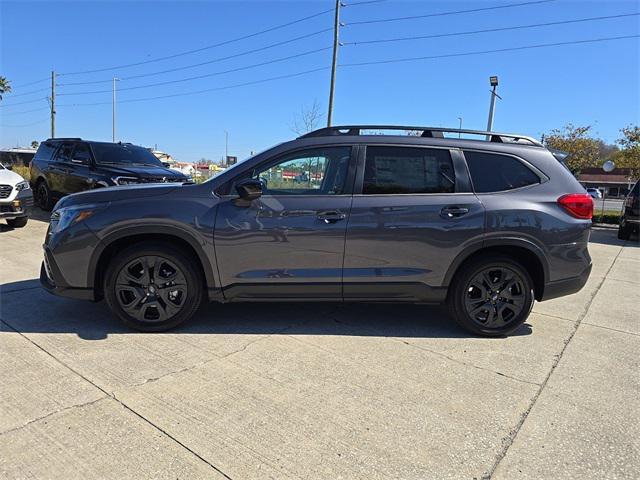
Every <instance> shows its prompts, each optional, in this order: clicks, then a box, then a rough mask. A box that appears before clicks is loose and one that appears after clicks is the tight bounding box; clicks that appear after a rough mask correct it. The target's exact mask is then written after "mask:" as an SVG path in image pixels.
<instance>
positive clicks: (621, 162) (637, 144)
mask: <svg viewBox="0 0 640 480" xmlns="http://www.w3.org/2000/svg"><path fill="white" fill-rule="evenodd" d="M620 133H622V137H621V138H619V139H618V140H617V141H616V143H617V144H618V145H619V146H620V150H619V151H618V152H616V153H614V154H613V155H612V160H613V161H614V163H615V164H616V167H621V168H630V169H631V176H632V177H633V179H634V180H637V179H638V178H639V177H640V127H638V126H637V125H628V126H626V127H624V128H623V129H621V130H620Z"/></svg>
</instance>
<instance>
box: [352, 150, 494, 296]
mask: <svg viewBox="0 0 640 480" xmlns="http://www.w3.org/2000/svg"><path fill="white" fill-rule="evenodd" d="M454 153H455V152H454ZM454 160H455V161H454ZM358 169H359V170H358V171H359V173H358V181H356V186H355V191H354V197H353V204H352V208H351V215H350V218H349V225H348V229H347V238H346V246H345V260H344V298H345V300H348V299H371V300H376V299H397V300H403V299H405V300H410V301H426V302H430V301H433V302H440V301H442V300H443V299H444V294H445V293H446V292H445V289H444V288H442V285H443V281H444V278H445V275H446V273H447V270H448V269H449V267H450V266H451V264H452V262H453V260H454V259H455V258H456V257H457V256H458V254H460V253H461V252H462V250H463V249H464V248H465V247H466V246H467V245H469V244H471V243H472V242H474V241H476V242H477V241H481V238H482V235H483V232H484V208H483V206H482V204H481V203H480V201H479V200H478V198H477V197H476V196H475V195H474V194H473V193H471V192H470V191H469V190H470V188H469V182H468V174H467V173H466V168H465V167H464V164H463V161H462V159H461V157H459V156H455V158H452V155H451V152H450V151H449V150H448V149H437V148H427V147H407V146H368V147H367V149H366V154H365V155H363V156H362V157H361V161H360V165H359V166H358ZM465 176H466V181H464V180H465V178H464V177H465Z"/></svg>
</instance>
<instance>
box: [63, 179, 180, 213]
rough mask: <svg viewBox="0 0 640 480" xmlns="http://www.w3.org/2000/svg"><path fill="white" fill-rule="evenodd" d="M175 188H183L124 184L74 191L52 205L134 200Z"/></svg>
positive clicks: (174, 185) (169, 185) (173, 184)
mask: <svg viewBox="0 0 640 480" xmlns="http://www.w3.org/2000/svg"><path fill="white" fill-rule="evenodd" d="M177 188H185V187H183V186H182V185H180V184H178V185H176V184H175V183H152V184H146V185H145V184H141V185H124V186H120V187H108V188H96V189H94V190H86V191H84V192H79V193H74V194H72V195H67V196H66V197H62V198H61V199H60V201H59V202H58V203H57V204H56V206H55V207H54V210H57V209H58V208H62V207H71V206H73V205H84V204H87V203H107V202H117V201H123V200H135V199H136V198H148V197H156V196H160V195H166V194H167V193H170V192H172V191H174V190H176V189H177Z"/></svg>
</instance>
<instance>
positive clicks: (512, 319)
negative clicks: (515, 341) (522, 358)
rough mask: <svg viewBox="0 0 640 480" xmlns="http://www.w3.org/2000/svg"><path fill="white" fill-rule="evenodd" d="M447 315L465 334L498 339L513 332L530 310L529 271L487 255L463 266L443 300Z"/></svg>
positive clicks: (508, 260)
mask: <svg viewBox="0 0 640 480" xmlns="http://www.w3.org/2000/svg"><path fill="white" fill-rule="evenodd" d="M447 300H448V302H447V303H448V307H449V313H450V315H451V316H452V317H453V319H454V320H455V321H456V322H457V323H458V324H459V325H460V326H461V327H463V328H464V329H466V330H467V331H469V332H471V333H473V334H476V335H481V336H485V337H499V336H505V335H508V334H510V333H512V332H514V331H515V330H517V329H518V328H519V327H520V326H521V325H522V324H523V323H524V322H525V320H526V319H527V318H528V317H529V313H530V312H531V309H532V308H533V300H534V293H533V281H532V280H531V276H530V275H529V272H527V270H526V269H525V268H524V267H523V266H522V265H521V264H520V263H518V262H517V261H516V260H514V259H513V258H511V257H509V256H506V255H487V256H485V257H478V258H477V259H474V260H471V261H470V262H468V263H465V264H464V265H463V266H462V267H461V268H460V270H459V271H458V272H457V273H456V275H455V277H454V279H453V282H452V284H451V286H450V289H449V294H448V297H447Z"/></svg>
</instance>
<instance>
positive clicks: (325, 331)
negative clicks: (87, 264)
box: [0, 214, 640, 480]
mask: <svg viewBox="0 0 640 480" xmlns="http://www.w3.org/2000/svg"><path fill="white" fill-rule="evenodd" d="M39 218H42V219H44V218H46V215H43V214H40V215H39ZM46 226H47V225H46V222H44V221H38V220H31V221H30V223H29V224H28V226H27V227H26V228H24V229H20V230H11V229H9V228H7V227H5V226H4V225H3V226H2V227H0V244H1V245H2V249H1V253H0V255H1V262H0V265H1V267H0V319H1V320H2V323H1V324H0V325H1V328H0V342H1V343H0V344H1V345H2V348H1V349H0V365H2V368H1V369H0V372H1V374H0V385H1V386H2V387H1V388H0V405H2V409H1V410H0V478H3V479H18V478H46V479H64V480H72V479H88V478H100V479H118V480H120V479H123V478H127V479H134V478H140V479H147V478H157V479H175V478H183V479H198V478H208V479H212V478H213V479H223V478H226V479H234V480H236V479H265V478H276V479H286V478H292V479H298V478H308V479H338V478H344V479H360V478H362V479H377V478H403V479H421V480H425V479H446V478H450V479H474V478H475V479H481V478H484V479H487V478H493V479H496V480H497V479H508V480H514V479H541V478H549V479H565V478H566V479H569V478H600V479H607V478H609V479H623V478H628V479H634V478H640V455H638V452H639V451H640V436H639V435H638V432H639V431H640V375H638V372H639V371H640V364H639V363H640V361H639V357H638V351H640V322H638V314H639V307H638V303H637V300H636V298H637V292H638V288H639V287H640V248H639V245H638V243H637V242H635V243H634V242H626V243H625V242H621V241H618V240H617V238H616V235H615V231H614V230H595V231H594V233H593V236H592V240H593V241H592V243H591V246H590V251H591V254H592V256H593V261H594V268H593V273H592V275H591V278H590V279H589V282H588V283H587V285H586V287H585V288H584V289H583V290H582V291H581V292H579V293H577V294H575V295H573V296H570V297H566V298H562V299H557V300H552V301H549V302H543V303H537V304H535V306H534V309H533V313H532V314H531V317H530V319H529V321H528V323H527V324H526V325H524V326H523V327H522V328H521V329H520V330H519V331H517V332H516V333H515V334H514V335H513V336H511V337H508V338H500V339H485V338H475V337H470V336H468V335H467V334H466V333H465V332H464V331H462V330H461V329H459V328H458V327H456V326H455V325H454V324H452V322H450V321H449V320H448V319H447V318H446V316H445V314H444V312H443V311H442V310H441V309H439V308H432V307H425V306H398V305H339V304H337V305H326V304H323V305H313V304H306V303H296V304H285V305H268V304H265V305H261V304H246V305H239V304H237V305H210V306H208V307H206V308H204V309H203V310H202V311H201V312H200V313H199V314H198V316H197V318H195V319H194V321H192V322H190V323H189V324H188V325H186V326H184V327H183V328H180V329H178V330H176V331H173V332H168V333H161V334H140V333H133V332H130V331H128V330H126V329H124V328H123V327H122V326H121V325H120V323H119V322H118V321H117V320H116V319H114V318H113V316H112V315H111V314H110V313H109V312H108V310H107V308H106V306H105V305H104V303H95V304H94V303H86V302H81V301H74V300H68V299H63V298H58V297H54V296H52V295H50V294H48V293H46V292H45V291H43V290H42V289H41V288H40V287H39V285H38V281H37V280H36V278H37V276H38V272H39V267H40V258H41V243H42V240H43V237H44V233H45V230H46Z"/></svg>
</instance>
